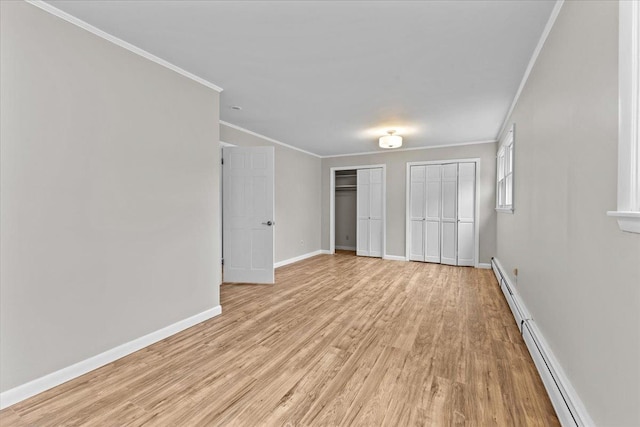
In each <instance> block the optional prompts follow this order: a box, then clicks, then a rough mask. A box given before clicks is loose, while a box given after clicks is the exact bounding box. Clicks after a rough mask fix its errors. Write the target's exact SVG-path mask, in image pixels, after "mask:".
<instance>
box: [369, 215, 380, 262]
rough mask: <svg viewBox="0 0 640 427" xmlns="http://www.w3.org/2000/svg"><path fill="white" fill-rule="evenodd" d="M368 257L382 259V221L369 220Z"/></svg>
mask: <svg viewBox="0 0 640 427" xmlns="http://www.w3.org/2000/svg"><path fill="white" fill-rule="evenodd" d="M369 256H373V257H382V220H381V219H370V220H369Z"/></svg>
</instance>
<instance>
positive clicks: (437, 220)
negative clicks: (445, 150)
mask: <svg viewBox="0 0 640 427" xmlns="http://www.w3.org/2000/svg"><path fill="white" fill-rule="evenodd" d="M426 179H427V181H426V182H427V186H426V209H425V210H426V215H425V223H426V227H425V237H424V241H425V259H424V260H425V261H427V262H440V261H441V256H440V250H441V249H440V232H441V228H442V226H441V223H442V202H441V200H442V166H441V165H429V166H426Z"/></svg>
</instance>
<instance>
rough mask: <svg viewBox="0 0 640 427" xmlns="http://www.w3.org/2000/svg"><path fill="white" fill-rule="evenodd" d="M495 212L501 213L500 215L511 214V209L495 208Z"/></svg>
mask: <svg viewBox="0 0 640 427" xmlns="http://www.w3.org/2000/svg"><path fill="white" fill-rule="evenodd" d="M495 209H496V212H502V213H510V214H512V213H513V208H495Z"/></svg>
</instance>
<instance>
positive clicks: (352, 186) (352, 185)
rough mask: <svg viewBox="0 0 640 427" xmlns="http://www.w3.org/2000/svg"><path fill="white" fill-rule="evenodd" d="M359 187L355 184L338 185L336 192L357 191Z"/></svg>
mask: <svg viewBox="0 0 640 427" xmlns="http://www.w3.org/2000/svg"><path fill="white" fill-rule="evenodd" d="M357 187H358V186H357V185H355V184H347V185H336V190H347V189H356V188H357Z"/></svg>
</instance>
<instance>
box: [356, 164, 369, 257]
mask: <svg viewBox="0 0 640 427" xmlns="http://www.w3.org/2000/svg"><path fill="white" fill-rule="evenodd" d="M356 190H357V192H356V198H357V199H358V201H357V206H356V210H357V217H358V227H357V230H356V234H357V245H356V255H362V256H368V255H369V217H370V216H371V209H370V205H371V201H370V199H371V198H370V190H369V169H358V171H357V186H356Z"/></svg>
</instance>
